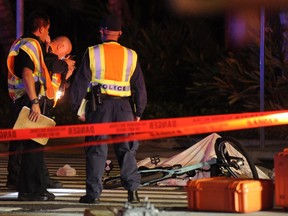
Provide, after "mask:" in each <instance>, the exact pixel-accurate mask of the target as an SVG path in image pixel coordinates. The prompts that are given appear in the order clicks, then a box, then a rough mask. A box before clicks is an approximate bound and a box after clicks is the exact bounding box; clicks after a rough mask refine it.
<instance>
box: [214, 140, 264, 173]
mask: <svg viewBox="0 0 288 216" xmlns="http://www.w3.org/2000/svg"><path fill="white" fill-rule="evenodd" d="M214 147H215V152H216V155H217V160H218V163H219V165H220V167H222V168H224V169H226V170H227V171H228V172H229V173H230V175H231V176H233V177H234V178H254V179H259V176H258V172H257V170H256V166H255V164H254V162H253V161H252V159H251V157H250V156H249V155H248V152H247V150H246V148H245V147H244V146H243V145H242V144H241V143H240V142H239V141H238V140H236V139H234V138H233V137H222V138H218V139H217V140H216V142H215V146H214Z"/></svg>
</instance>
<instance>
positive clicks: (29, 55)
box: [7, 12, 60, 201]
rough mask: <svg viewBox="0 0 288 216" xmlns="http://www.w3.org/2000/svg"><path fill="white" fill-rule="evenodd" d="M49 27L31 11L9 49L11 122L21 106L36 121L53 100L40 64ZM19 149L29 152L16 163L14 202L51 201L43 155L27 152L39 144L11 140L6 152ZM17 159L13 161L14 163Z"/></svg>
mask: <svg viewBox="0 0 288 216" xmlns="http://www.w3.org/2000/svg"><path fill="white" fill-rule="evenodd" d="M49 28H50V20H49V17H48V16H47V15H46V14H44V13H41V12H34V13H32V14H31V15H30V16H29V17H28V20H27V23H26V32H27V33H26V34H25V35H24V36H23V37H21V38H20V39H17V40H16V41H15V42H14V43H13V45H12V46H11V49H10V52H9V55H8V58H7V66H8V90H9V95H10V97H11V99H12V100H13V102H14V103H13V104H12V105H13V113H14V115H13V118H14V121H16V119H17V117H18V114H19V112H20V110H21V109H22V107H23V106H27V107H29V108H30V114H29V116H28V118H29V120H30V121H35V122H36V121H38V119H39V117H40V114H41V113H42V114H47V113H46V112H44V110H43V106H44V105H43V104H45V103H43V101H45V100H46V98H47V99H51V100H53V99H54V98H55V92H54V89H53V87H52V81H51V78H52V77H51V74H50V72H49V70H48V68H47V67H46V64H45V61H44V58H45V56H46V44H45V42H47V40H48V39H49V40H50V37H49ZM59 61H60V60H59ZM40 96H41V99H40ZM43 99H44V100H43ZM46 110H48V109H46ZM15 142H16V143H15ZM19 146H21V147H22V148H23V150H24V151H28V152H29V153H26V154H23V155H22V159H21V162H20V163H21V164H20V166H21V168H20V174H19V179H17V180H18V182H16V183H18V185H17V189H18V191H19V193H18V200H20V201H47V200H54V199H55V196H54V194H52V193H49V192H48V191H47V182H46V181H47V180H48V179H47V176H46V175H45V169H44V168H45V163H44V157H43V156H44V153H43V152H42V151H39V152H31V150H32V151H33V150H34V149H38V148H41V147H42V145H40V144H39V143H37V142H35V141H33V140H23V141H22V140H21V141H14V142H11V143H10V147H9V151H13V150H19V149H20V147H19ZM14 156H15V155H14ZM16 156H17V155H16ZM13 158H14V157H12V156H11V157H10V156H9V163H8V172H10V168H11V167H9V166H10V165H11V164H12V162H11V161H12V160H13ZM18 159H19V158H18ZM18 159H17V158H16V160H18ZM14 162H15V161H14ZM14 165H15V164H14ZM9 174H11V173H9ZM9 174H8V178H9ZM11 175H12V174H11ZM16 176H17V175H16ZM8 180H9V179H8ZM17 180H16V181H17ZM7 183H8V182H7Z"/></svg>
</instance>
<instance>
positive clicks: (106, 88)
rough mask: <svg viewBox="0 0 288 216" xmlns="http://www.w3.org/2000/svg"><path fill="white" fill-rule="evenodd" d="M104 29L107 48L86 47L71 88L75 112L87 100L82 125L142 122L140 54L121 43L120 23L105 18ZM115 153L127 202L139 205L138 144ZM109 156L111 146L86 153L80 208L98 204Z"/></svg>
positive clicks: (123, 146)
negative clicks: (83, 187) (83, 191)
mask: <svg viewBox="0 0 288 216" xmlns="http://www.w3.org/2000/svg"><path fill="white" fill-rule="evenodd" d="M100 27H101V28H100V33H101V38H102V41H103V43H102V44H99V45H95V46H91V47H88V49H87V50H86V52H85V54H84V57H83V60H82V63H81V65H80V67H79V70H78V71H77V73H76V76H75V78H74V81H73V82H72V86H71V92H70V94H71V103H72V109H73V110H75V111H76V110H77V109H78V107H79V105H80V103H81V101H82V99H83V98H85V97H86V99H88V102H87V106H86V113H85V116H80V119H81V120H86V122H87V123H101V122H121V121H139V120H140V118H141V115H142V113H143V111H144V109H145V106H146V103H147V94H146V87H145V82H144V78H143V74H142V70H141V68H140V65H139V62H138V59H137V53H136V52H135V51H134V50H132V49H129V48H127V47H124V46H122V45H120V44H119V43H118V42H117V41H118V38H119V37H120V36H121V34H122V31H121V20H120V19H119V18H118V17H117V16H115V15H107V16H105V17H104V19H103V21H102V23H101V26H100ZM87 89H88V93H87ZM99 92H100V94H99ZM131 92H133V98H134V99H135V107H136V110H135V112H133V111H132V107H131V104H130V99H131ZM95 103H96V104H95ZM95 105H96V106H95ZM106 136H107V135H104V134H103V135H102V136H97V137H95V136H89V137H86V139H85V140H86V141H94V140H95V139H97V140H99V139H103V138H106ZM113 147H114V150H115V153H116V157H117V160H118V163H119V166H120V169H121V171H120V175H121V179H122V184H123V187H124V188H125V189H126V190H127V191H128V201H129V202H131V203H137V202H139V197H138V194H137V189H138V187H139V185H140V174H139V173H138V171H137V161H136V158H135V157H136V150H137V149H138V142H123V143H116V144H114V145H113ZM107 152H108V146H107V144H104V145H91V146H88V147H85V153H86V195H84V196H82V197H81V198H80V200H79V202H80V203H99V202H100V199H99V198H100V195H101V192H102V189H103V186H102V176H103V173H104V168H105V161H106V158H107Z"/></svg>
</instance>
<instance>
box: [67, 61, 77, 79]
mask: <svg viewBox="0 0 288 216" xmlns="http://www.w3.org/2000/svg"><path fill="white" fill-rule="evenodd" d="M64 61H65V62H66V63H67V65H68V72H67V75H66V77H65V79H66V80H67V79H69V77H70V76H71V75H72V74H73V71H74V70H75V60H72V59H68V58H66V59H64Z"/></svg>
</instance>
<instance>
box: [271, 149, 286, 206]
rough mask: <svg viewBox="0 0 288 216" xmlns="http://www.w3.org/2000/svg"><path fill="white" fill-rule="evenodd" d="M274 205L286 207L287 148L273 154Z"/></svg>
mask: <svg viewBox="0 0 288 216" xmlns="http://www.w3.org/2000/svg"><path fill="white" fill-rule="evenodd" d="M274 172H275V205H277V206H282V207H284V208H285V209H288V148H286V149H284V151H283V152H279V153H277V154H276V155H275V156H274Z"/></svg>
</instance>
